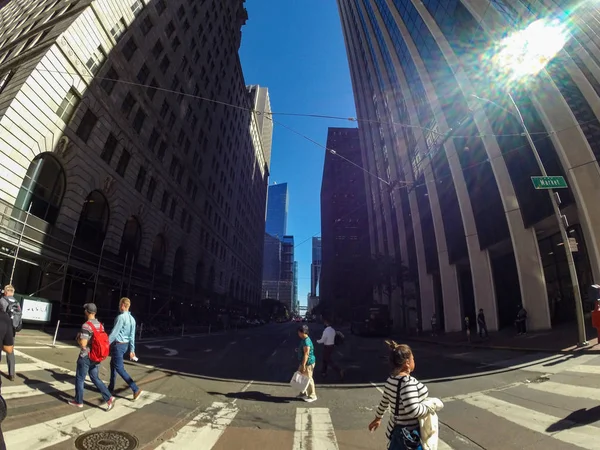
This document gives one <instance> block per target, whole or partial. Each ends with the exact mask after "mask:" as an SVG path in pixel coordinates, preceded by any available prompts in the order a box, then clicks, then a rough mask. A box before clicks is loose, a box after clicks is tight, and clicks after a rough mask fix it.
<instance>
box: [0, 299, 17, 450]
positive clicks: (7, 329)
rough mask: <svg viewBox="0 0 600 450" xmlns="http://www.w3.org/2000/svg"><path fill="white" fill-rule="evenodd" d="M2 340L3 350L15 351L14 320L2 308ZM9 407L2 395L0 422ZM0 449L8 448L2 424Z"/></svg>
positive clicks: (9, 353)
mask: <svg viewBox="0 0 600 450" xmlns="http://www.w3.org/2000/svg"><path fill="white" fill-rule="evenodd" d="M0 342H2V351H4V353H6V354H7V355H11V354H13V352H14V345H15V335H14V333H13V325H12V320H11V318H10V317H9V316H8V314H7V313H6V311H4V310H0ZM0 390H2V379H1V378H0ZM6 414H7V409H6V402H5V401H4V398H3V397H2V396H1V395H0V424H1V423H2V422H3V421H4V419H5V418H6ZM0 450H6V444H5V442H4V435H3V434H2V427H1V425H0Z"/></svg>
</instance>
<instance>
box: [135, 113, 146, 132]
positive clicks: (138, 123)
mask: <svg viewBox="0 0 600 450" xmlns="http://www.w3.org/2000/svg"><path fill="white" fill-rule="evenodd" d="M146 117H147V116H146V113H145V112H144V111H143V110H142V108H141V107H140V108H138V110H137V113H136V114H135V118H134V119H133V129H134V130H135V131H136V132H137V133H138V134H139V133H140V131H142V127H143V126H144V122H145V121H146Z"/></svg>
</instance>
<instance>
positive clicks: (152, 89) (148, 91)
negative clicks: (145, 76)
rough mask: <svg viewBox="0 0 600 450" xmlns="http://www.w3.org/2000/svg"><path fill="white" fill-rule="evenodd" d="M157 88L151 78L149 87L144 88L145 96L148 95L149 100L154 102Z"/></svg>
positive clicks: (154, 80)
mask: <svg viewBox="0 0 600 450" xmlns="http://www.w3.org/2000/svg"><path fill="white" fill-rule="evenodd" d="M157 88H158V83H157V82H156V78H152V81H150V85H149V86H148V87H147V88H146V95H148V97H149V98H150V100H154V96H155V95H156V91H157Z"/></svg>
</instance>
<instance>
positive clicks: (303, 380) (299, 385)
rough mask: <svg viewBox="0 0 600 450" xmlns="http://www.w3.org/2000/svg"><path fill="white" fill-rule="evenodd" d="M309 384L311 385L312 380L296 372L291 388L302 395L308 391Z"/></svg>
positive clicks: (291, 381)
mask: <svg viewBox="0 0 600 450" xmlns="http://www.w3.org/2000/svg"><path fill="white" fill-rule="evenodd" d="M308 383H310V379H309V378H308V377H307V376H306V375H303V374H301V373H300V372H296V373H295V374H294V376H293V377H292V379H291V380H290V386H291V388H292V389H294V390H295V391H297V392H300V393H302V392H304V391H306V388H307V387H308Z"/></svg>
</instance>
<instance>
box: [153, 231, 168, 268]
mask: <svg viewBox="0 0 600 450" xmlns="http://www.w3.org/2000/svg"><path fill="white" fill-rule="evenodd" d="M166 255H167V244H166V243H165V238H164V236H163V235H162V234H159V235H157V236H156V238H155V239H154V244H153V245H152V254H151V255H150V269H151V270H153V271H155V272H156V273H162V270H163V267H164V265H165V258H166Z"/></svg>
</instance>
